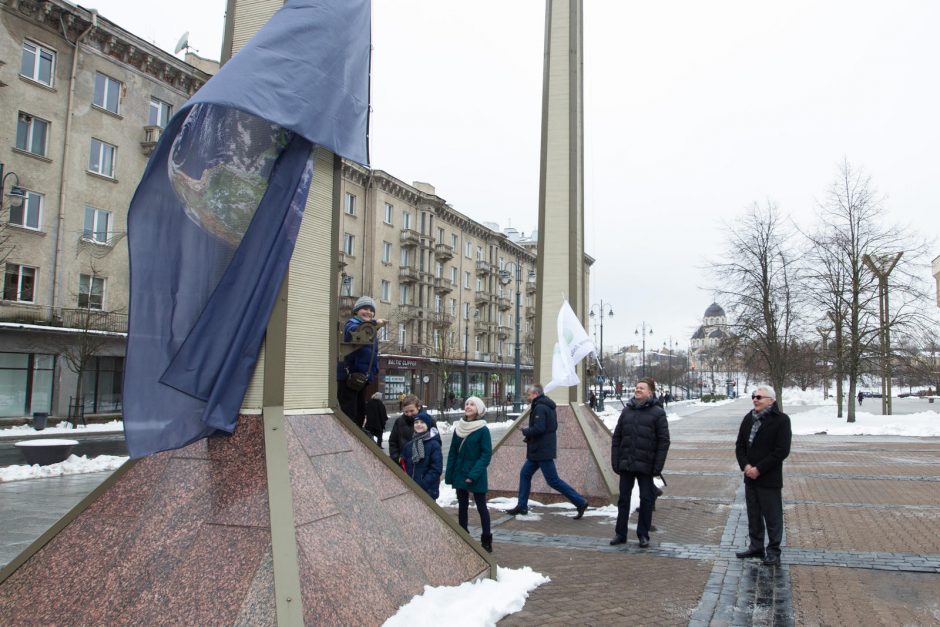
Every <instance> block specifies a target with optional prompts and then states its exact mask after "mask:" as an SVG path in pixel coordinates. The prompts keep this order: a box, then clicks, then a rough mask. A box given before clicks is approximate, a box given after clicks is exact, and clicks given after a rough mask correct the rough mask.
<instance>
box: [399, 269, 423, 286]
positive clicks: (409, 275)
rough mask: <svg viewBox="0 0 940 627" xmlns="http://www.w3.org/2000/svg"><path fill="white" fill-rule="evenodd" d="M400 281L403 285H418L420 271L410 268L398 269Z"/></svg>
mask: <svg viewBox="0 0 940 627" xmlns="http://www.w3.org/2000/svg"><path fill="white" fill-rule="evenodd" d="M398 280H399V281H401V282H402V283H416V282H417V281H418V271H417V270H415V269H414V268H409V267H408V266H401V267H400V268H398Z"/></svg>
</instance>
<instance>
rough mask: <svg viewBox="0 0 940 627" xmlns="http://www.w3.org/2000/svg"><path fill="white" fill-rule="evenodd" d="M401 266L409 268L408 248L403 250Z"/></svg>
mask: <svg viewBox="0 0 940 627" xmlns="http://www.w3.org/2000/svg"><path fill="white" fill-rule="evenodd" d="M401 265H402V267H407V266H408V249H407V248H402V249H401Z"/></svg>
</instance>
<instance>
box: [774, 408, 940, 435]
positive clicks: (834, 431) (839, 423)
mask: <svg viewBox="0 0 940 627" xmlns="http://www.w3.org/2000/svg"><path fill="white" fill-rule="evenodd" d="M845 420H846V419H845V418H844V417H843V418H837V417H836V408H835V407H834V406H832V407H830V406H823V407H817V408H815V409H810V410H808V411H805V412H800V413H798V414H793V415H791V416H790V424H791V426H792V428H793V434H794V435H812V434H818V433H826V434H829V435H908V436H940V413H938V412H935V411H924V412H919V413H916V414H896V415H894V416H881V415H877V414H869V413H866V412H856V414H855V422H846V421H845Z"/></svg>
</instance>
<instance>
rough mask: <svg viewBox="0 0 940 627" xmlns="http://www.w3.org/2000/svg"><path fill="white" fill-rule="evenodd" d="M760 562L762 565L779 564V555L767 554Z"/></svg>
mask: <svg viewBox="0 0 940 627" xmlns="http://www.w3.org/2000/svg"><path fill="white" fill-rule="evenodd" d="M761 564H763V565H764V566H780V556H779V555H768V556H767V557H765V558H764V559H763V560H762V561H761Z"/></svg>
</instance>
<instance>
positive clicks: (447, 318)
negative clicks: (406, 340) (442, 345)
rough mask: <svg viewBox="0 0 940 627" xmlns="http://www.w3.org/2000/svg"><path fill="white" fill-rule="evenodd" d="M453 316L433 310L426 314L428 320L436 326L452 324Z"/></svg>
mask: <svg viewBox="0 0 940 627" xmlns="http://www.w3.org/2000/svg"><path fill="white" fill-rule="evenodd" d="M454 319H455V317H454V316H452V315H451V314H448V313H443V312H434V313H432V314H431V315H430V316H428V321H430V322H431V324H433V325H435V326H438V327H449V326H450V325H452V324H454Z"/></svg>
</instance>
